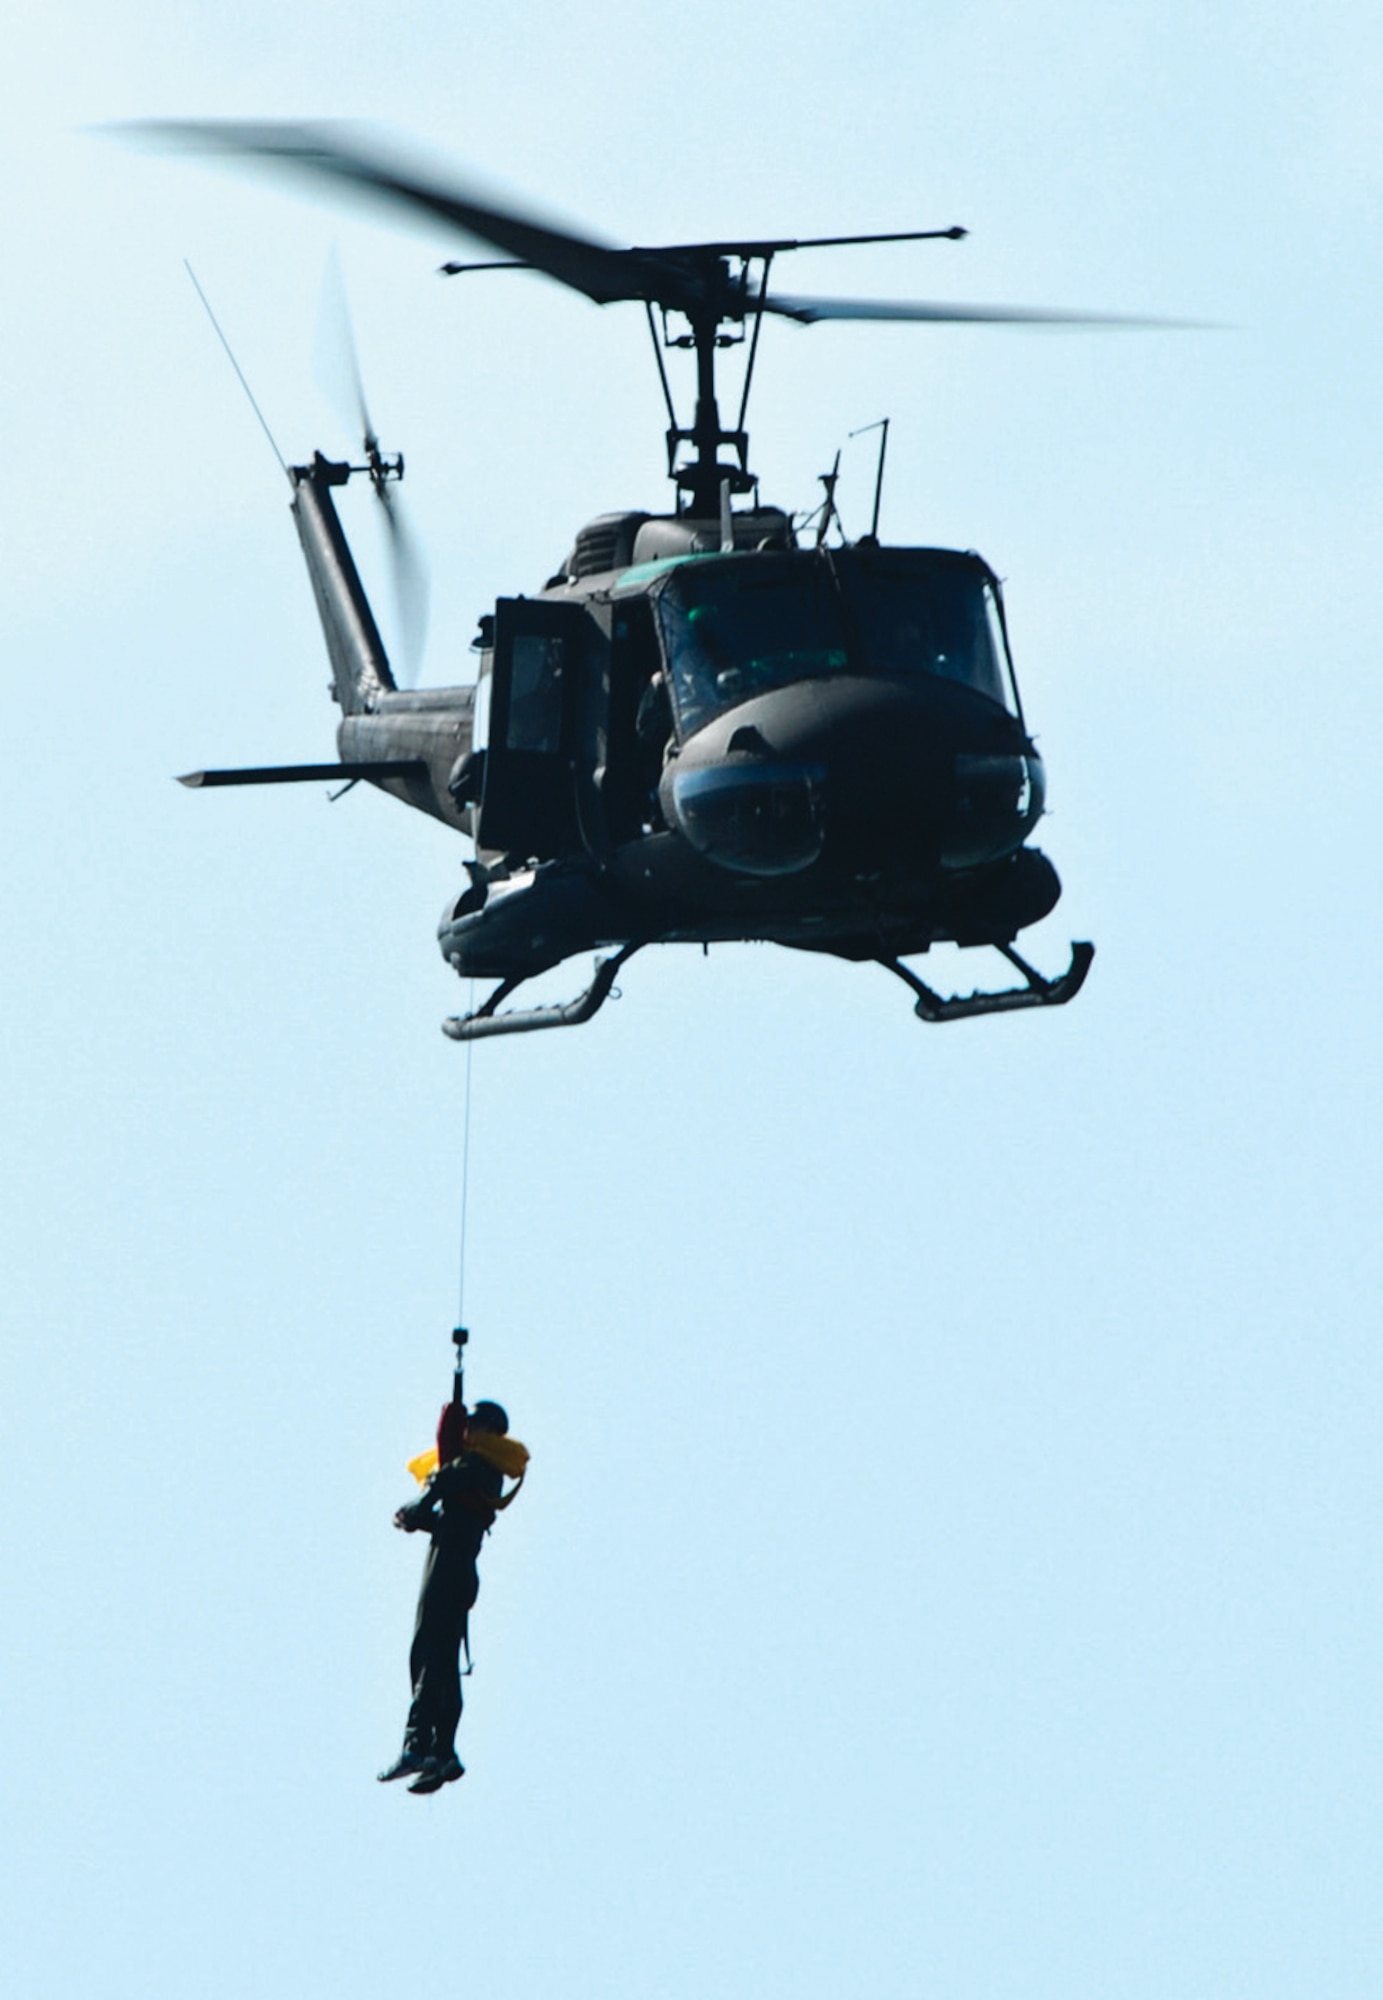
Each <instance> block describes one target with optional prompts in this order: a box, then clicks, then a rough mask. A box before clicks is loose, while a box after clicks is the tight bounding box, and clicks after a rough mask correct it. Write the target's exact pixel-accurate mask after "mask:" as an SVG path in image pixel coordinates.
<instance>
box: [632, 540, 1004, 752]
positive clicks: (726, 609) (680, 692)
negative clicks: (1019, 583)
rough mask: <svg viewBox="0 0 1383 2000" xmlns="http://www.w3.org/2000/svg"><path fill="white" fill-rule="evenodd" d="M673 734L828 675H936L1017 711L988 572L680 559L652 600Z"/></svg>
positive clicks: (907, 553)
mask: <svg viewBox="0 0 1383 2000" xmlns="http://www.w3.org/2000/svg"><path fill="white" fill-rule="evenodd" d="M657 607H658V620H659V625H660V627H661V630H662V635H663V645H664V649H665V652H666V655H667V661H668V668H669V677H670V680H671V683H672V697H673V702H674V705H675V707H676V711H677V718H678V723H679V726H680V729H681V732H682V734H683V736H689V735H691V734H692V733H693V732H694V731H695V730H697V729H700V728H701V727H702V725H703V724H704V723H707V722H709V721H710V720H711V718H712V717H713V716H715V715H718V714H720V712H721V711H722V710H723V709H726V708H733V707H735V706H737V705H738V703H740V702H742V701H747V700H749V699H750V697H751V696H753V695H758V694H766V693H768V692H769V691H770V690H771V689H773V688H778V687H786V686H788V685H789V684H790V683H792V682H794V681H802V680H817V679H822V678H824V677H825V676H827V675H831V674H860V675H870V676H875V675H877V676H880V677H883V678H885V679H890V680H897V679H907V680H911V679H913V678H915V677H916V676H918V675H923V674H925V675H936V676H938V677H940V678H941V679H944V680H951V681H958V682H960V683H962V684H963V685H965V686H967V687H970V688H973V689H974V690H975V691H976V692H977V693H978V694H981V695H984V696H986V697H987V698H988V699H989V700H990V701H994V702H998V703H999V704H1000V705H1001V706H1002V707H1004V708H1007V709H1008V710H1009V711H1010V712H1011V713H1014V714H1016V713H1017V712H1018V704H1017V696H1016V693H1015V691H1014V687H1013V680H1012V676H1011V673H1010V671H1009V665H1008V656H1007V650H1006V648H1005V645H1004V640H1003V632H1002V627H1001V625H1000V622H999V617H998V606H997V600H996V597H995V593H994V588H993V583H992V579H991V577H990V574H989V571H988V570H987V569H986V567H985V565H984V564H983V563H982V562H981V561H980V560H979V559H978V557H975V556H968V555H958V554H955V553H953V552H951V551H949V550H937V549H876V548H870V547H865V548H847V549H832V550H830V551H824V550H815V551H810V550H802V551H800V552H796V553H793V554H785V555H772V554H768V553H767V552H765V553H762V554H755V555H752V556H751V555H740V556H730V557H727V558H726V559H725V560H724V561H723V562H720V561H715V560H712V559H710V558H707V559H705V560H704V561H696V562H689V563H686V564H681V565H679V566H678V568H677V569H676V570H675V571H674V572H673V573H672V575H671V576H669V578H668V580H667V582H666V584H665V585H664V586H663V588H662V590H661V591H660V593H659V595H658V598H657Z"/></svg>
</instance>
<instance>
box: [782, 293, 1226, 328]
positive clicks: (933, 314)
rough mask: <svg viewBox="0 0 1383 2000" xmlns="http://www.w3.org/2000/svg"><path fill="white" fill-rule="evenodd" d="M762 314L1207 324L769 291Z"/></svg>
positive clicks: (952, 321) (807, 322)
mask: <svg viewBox="0 0 1383 2000" xmlns="http://www.w3.org/2000/svg"><path fill="white" fill-rule="evenodd" d="M763 310H764V311H765V312H771V313H781V314H782V315H783V317H784V318H785V319H795V320H800V321H801V322H802V324H803V325H804V326H815V325H816V324H817V323H818V322H819V321H820V320H827V319H876V320H914V321H916V320H921V321H930V322H932V323H934V324H936V325H940V326H946V325H965V326H986V325H994V326H1109V327H1120V326H1123V327H1161V328H1162V329H1163V330H1164V331H1165V330H1167V329H1171V328H1181V329H1186V328H1192V327H1196V326H1200V325H1203V324H1204V322H1203V321H1199V320H1189V319H1150V318H1148V317H1146V316H1145V315H1141V314H1140V315H1133V314H1128V313H1099V312H1062V311H1060V310H1052V309H1050V308H1048V307H1046V306H967V305H959V304H955V305H952V304H939V303H936V302H934V301H932V300H929V299H811V298H789V297H787V296H785V295H784V294H782V293H771V294H770V295H769V297H768V298H766V299H765V300H764V302H763Z"/></svg>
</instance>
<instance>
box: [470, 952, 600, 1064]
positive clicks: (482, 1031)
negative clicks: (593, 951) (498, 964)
mask: <svg viewBox="0 0 1383 2000" xmlns="http://www.w3.org/2000/svg"><path fill="white" fill-rule="evenodd" d="M638 949H639V946H638V945H637V944H627V945H625V946H624V948H623V949H622V950H620V951H617V952H615V954H614V955H613V957H611V958H602V959H601V960H600V961H599V962H598V963H597V965H596V969H595V978H594V979H593V980H592V981H591V983H590V985H589V986H588V987H587V988H586V990H585V992H584V993H581V994H578V996H577V998H576V999H575V1000H568V1001H567V1003H566V1005H565V1006H562V1007H516V1008H514V1009H513V1010H512V1011H511V1012H510V1013H508V1014H497V1013H496V1012H495V1009H496V1008H497V1007H498V1006H499V1005H500V1004H501V1002H503V1001H505V1000H507V999H508V998H509V995H510V994H511V993H513V992H515V991H517V989H518V988H519V987H520V986H522V985H523V983H524V978H526V977H527V975H526V974H525V975H523V976H521V977H519V978H517V979H505V980H502V981H501V983H500V984H499V985H498V986H497V987H496V988H495V990H494V992H493V993H492V994H491V995H490V997H489V999H488V1000H487V1001H486V1002H485V1004H484V1006H483V1007H477V1008H476V1010H475V1012H474V1013H473V1014H454V1015H453V1016H452V1017H451V1019H450V1020H449V1021H443V1023H442V1033H443V1034H444V1035H449V1036H450V1037H451V1039H452V1041H454V1042H478V1041H480V1040H481V1039H482V1038H483V1037H484V1036H486V1035H531V1034H535V1033H536V1032H537V1030H538V1029H539V1028H579V1027H580V1026H581V1024H582V1022H583V1021H589V1020H590V1018H591V1016H592V1015H593V1014H598V1013H599V1012H600V1010H601V1008H602V1007H603V1006H604V1005H605V1002H606V1001H607V1000H608V999H609V997H610V989H611V987H612V986H613V985H614V983H615V979H616V977H617V975H618V973H619V969H620V967H621V966H622V965H623V964H624V962H625V960H626V959H629V958H632V957H633V955H634V953H635V952H636V951H638Z"/></svg>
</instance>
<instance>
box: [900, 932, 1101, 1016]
mask: <svg viewBox="0 0 1383 2000" xmlns="http://www.w3.org/2000/svg"><path fill="white" fill-rule="evenodd" d="M994 949H995V950H996V951H1001V952H1002V953H1003V955H1004V957H1005V958H1006V959H1007V960H1008V962H1009V964H1010V965H1014V966H1016V967H1017V968H1018V970H1019V971H1020V972H1021V973H1022V975H1023V977H1024V979H1025V980H1026V981H1027V984H1026V985H1025V986H1013V987H1010V988H1009V989H1008V990H1007V991H1006V992H1004V993H971V994H969V995H968V996H967V997H965V998H961V997H957V998H955V999H953V1000H943V999H942V997H941V995H940V994H939V993H934V992H933V991H932V989H931V987H930V986H927V985H924V984H923V982H922V981H921V980H920V979H919V978H918V976H917V974H916V973H915V972H912V971H910V970H909V968H908V967H907V966H906V965H904V964H902V963H901V961H900V960H898V959H896V958H881V959H880V960H879V961H878V962H879V964H880V965H882V966H885V967H887V969H888V970H889V971H890V972H892V973H896V974H897V976H898V978H899V979H901V980H902V981H903V983H904V985H906V986H910V987H911V988H912V990H913V992H914V993H915V994H916V995H917V1005H916V1006H915V1007H914V1009H913V1012H914V1013H915V1014H916V1016H917V1018H918V1020H919V1021H963V1020H965V1018H966V1017H967V1015H970V1014H1013V1013H1016V1012H1017V1011H1018V1009H1019V1008H1020V1007H1064V1006H1065V1005H1066V1002H1067V1001H1068V1000H1074V999H1075V997H1076V995H1077V994H1078V993H1079V992H1080V989H1081V987H1082V986H1083V985H1084V984H1085V975H1086V973H1087V972H1089V970H1090V965H1091V961H1092V960H1093V958H1094V956H1095V947H1094V945H1093V944H1073V945H1072V946H1071V963H1070V964H1069V965H1068V966H1067V968H1066V970H1065V972H1063V973H1060V974H1059V975H1058V977H1057V978H1055V979H1044V978H1043V977H1042V974H1041V973H1040V972H1039V971H1038V970H1037V968H1036V966H1032V965H1029V964H1028V962H1027V960H1026V959H1025V958H1022V957H1020V955H1019V954H1018V953H1017V952H1016V951H1015V950H1014V949H1013V946H1012V945H1009V944H996V945H995V947H994Z"/></svg>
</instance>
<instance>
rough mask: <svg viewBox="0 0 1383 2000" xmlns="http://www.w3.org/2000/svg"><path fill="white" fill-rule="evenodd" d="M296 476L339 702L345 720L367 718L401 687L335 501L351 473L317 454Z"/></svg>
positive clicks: (301, 530) (299, 513) (303, 536)
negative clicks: (334, 492) (335, 488)
mask: <svg viewBox="0 0 1383 2000" xmlns="http://www.w3.org/2000/svg"><path fill="white" fill-rule="evenodd" d="M291 476H292V480H293V519H294V521H295V522H296V523H297V528H298V539H299V540H300V541H301V543H302V545H303V556H304V558H305V559H306V562H307V573H308V575H309V576H310V577H311V579H312V594H313V596H314V597H315V598H316V600H317V613H318V616H319V617H320V618H321V621H322V631H323V633H324V635H325V637H326V642H327V652H328V654H329V656H330V658H331V675H332V684H333V688H334V692H335V695H336V699H337V701H338V702H339V703H340V704H341V709H342V712H343V713H344V714H346V715H362V714H365V713H366V712H367V711H368V710H370V709H372V708H374V707H375V706H376V704H377V703H378V700H379V698H380V696H381V695H384V694H387V693H389V692H391V691H392V689H393V688H394V687H395V685H396V683H395V681H394V676H393V674H392V673H391V672H390V669H389V658H388V655H387V654H386V652H385V650H384V641H383V640H382V639H381V638H380V636H379V627H378V626H377V625H376V623H375V618H374V613H373V612H372V611H371V609H370V606H369V602H368V600H367V598H366V596H365V592H364V589H363V587H362V585H361V582H360V572H359V571H358V570H357V569H356V566H355V558H354V557H353V556H352V554H351V552H350V549H349V548H348V546H347V544H346V537H345V535H344V534H343V533H342V530H341V523H340V521H339V519H338V518H337V514H336V507H335V504H334V502H333V500H332V497H331V489H332V487H333V486H344V485H345V483H346V481H347V479H348V478H349V477H350V468H349V467H348V466H345V465H334V464H332V462H331V461H330V460H329V459H325V458H323V457H322V454H321V453H320V452H317V453H316V454H315V456H314V458H313V460H312V463H311V465H295V466H294V467H293V468H292V475H291Z"/></svg>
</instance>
